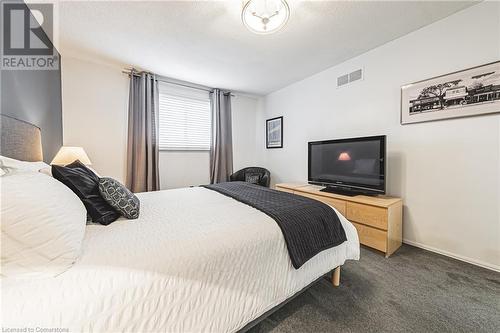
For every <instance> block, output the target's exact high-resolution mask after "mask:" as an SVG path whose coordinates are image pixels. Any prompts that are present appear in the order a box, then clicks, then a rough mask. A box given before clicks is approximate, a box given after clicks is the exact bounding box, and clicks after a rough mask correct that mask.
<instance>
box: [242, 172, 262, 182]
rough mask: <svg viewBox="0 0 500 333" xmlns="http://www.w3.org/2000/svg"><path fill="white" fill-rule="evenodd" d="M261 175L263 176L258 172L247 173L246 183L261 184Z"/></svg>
mask: <svg viewBox="0 0 500 333" xmlns="http://www.w3.org/2000/svg"><path fill="white" fill-rule="evenodd" d="M260 175H261V174H260V173H257V172H247V173H245V182H247V183H250V184H259V182H260Z"/></svg>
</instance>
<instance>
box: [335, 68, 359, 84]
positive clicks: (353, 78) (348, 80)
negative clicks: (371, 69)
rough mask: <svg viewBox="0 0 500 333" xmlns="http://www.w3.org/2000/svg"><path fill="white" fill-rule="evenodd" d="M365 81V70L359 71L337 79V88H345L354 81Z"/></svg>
mask: <svg viewBox="0 0 500 333" xmlns="http://www.w3.org/2000/svg"><path fill="white" fill-rule="evenodd" d="M361 79H363V70H362V69H358V70H355V71H354V72H351V73H349V74H344V75H341V76H339V77H338V78H337V87H341V86H345V85H346V84H349V83H351V82H354V81H358V80H361Z"/></svg>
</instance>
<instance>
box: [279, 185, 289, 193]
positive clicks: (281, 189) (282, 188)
mask: <svg viewBox="0 0 500 333" xmlns="http://www.w3.org/2000/svg"><path fill="white" fill-rule="evenodd" d="M276 189H277V190H278V191H281V192H288V193H293V190H290V189H288V188H285V187H279V186H278V187H276Z"/></svg>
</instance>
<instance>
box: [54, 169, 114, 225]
mask: <svg viewBox="0 0 500 333" xmlns="http://www.w3.org/2000/svg"><path fill="white" fill-rule="evenodd" d="M52 176H53V177H54V178H55V179H57V180H59V181H60V182H62V183H63V184H64V185H66V186H67V187H69V188H70V189H71V190H72V191H73V192H75V194H76V195H77V196H78V197H79V198H80V200H82V202H83V204H84V205H85V208H86V209H87V213H88V214H89V215H90V217H91V218H92V221H94V222H97V223H100V224H104V225H108V224H110V223H111V222H113V221H115V220H116V219H117V218H118V217H120V214H119V213H118V212H117V211H116V210H115V209H114V208H113V207H111V206H110V205H109V204H108V203H107V202H106V200H104V199H103V197H102V196H101V193H99V177H97V175H96V174H95V173H94V172H93V171H92V170H90V169H89V168H87V167H86V166H85V165H83V163H81V162H80V161H78V160H76V161H74V162H73V163H71V164H68V165H66V166H58V165H53V166H52Z"/></svg>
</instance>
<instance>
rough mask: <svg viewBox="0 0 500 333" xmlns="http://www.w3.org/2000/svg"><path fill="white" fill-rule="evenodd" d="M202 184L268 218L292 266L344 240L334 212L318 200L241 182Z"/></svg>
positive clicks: (297, 265) (296, 266) (297, 266)
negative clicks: (284, 247)
mask: <svg viewBox="0 0 500 333" xmlns="http://www.w3.org/2000/svg"><path fill="white" fill-rule="evenodd" d="M203 187H205V188H207V189H210V190H213V191H216V192H219V193H221V194H224V195H226V196H228V197H231V198H233V199H235V200H238V201H240V202H242V203H244V204H247V205H249V206H252V207H254V208H256V209H258V210H260V211H262V212H263V213H265V214H267V215H269V216H270V217H272V218H273V219H274V220H275V221H276V223H278V226H279V227H280V229H281V231H282V232H283V236H284V237H285V242H286V246H287V248H288V253H289V255H290V259H291V260H292V264H293V267H295V268H296V269H298V268H300V266H302V265H303V264H304V263H305V262H306V261H308V260H309V259H311V258H312V257H314V256H315V255H316V254H318V253H319V252H321V251H323V250H326V249H329V248H331V247H334V246H337V245H339V244H342V243H343V242H345V241H346V240H347V238H346V235H345V231H344V228H343V227H342V224H341V223H340V220H339V218H338V216H337V214H336V213H335V211H334V210H333V209H332V208H331V207H330V206H328V205H326V204H324V203H322V202H320V201H317V200H314V199H310V198H306V197H303V196H299V195H295V194H291V193H286V192H281V191H276V190H271V189H268V188H266V187H262V186H258V185H253V184H249V183H245V182H229V183H219V184H212V185H204V186H203Z"/></svg>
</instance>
